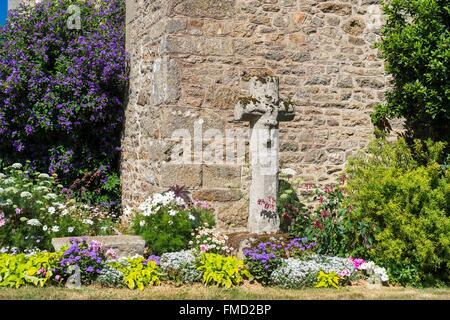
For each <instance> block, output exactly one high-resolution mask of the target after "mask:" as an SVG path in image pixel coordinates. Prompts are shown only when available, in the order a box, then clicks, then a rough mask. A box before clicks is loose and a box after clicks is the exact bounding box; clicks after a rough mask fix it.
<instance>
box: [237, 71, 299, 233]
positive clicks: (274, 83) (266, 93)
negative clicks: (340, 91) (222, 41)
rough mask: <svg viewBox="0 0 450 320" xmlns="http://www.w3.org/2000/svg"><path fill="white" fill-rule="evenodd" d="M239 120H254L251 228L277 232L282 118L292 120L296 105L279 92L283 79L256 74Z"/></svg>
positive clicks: (240, 107)
mask: <svg viewBox="0 0 450 320" xmlns="http://www.w3.org/2000/svg"><path fill="white" fill-rule="evenodd" d="M234 116H235V120H237V121H248V122H250V128H251V134H250V163H251V171H252V181H251V186H250V203H249V217H248V229H249V231H250V232H253V233H263V232H276V231H278V230H279V227H280V219H279V217H278V215H277V209H276V202H277V196H278V171H279V159H278V157H279V155H278V151H279V150H278V149H279V141H278V125H279V123H280V121H291V120H293V118H294V109H293V107H292V105H290V104H289V103H287V102H285V101H282V100H281V99H280V95H279V79H278V78H276V77H264V78H257V77H253V78H252V79H251V80H250V96H249V97H243V98H240V99H239V102H238V104H237V105H236V107H235V110H234Z"/></svg>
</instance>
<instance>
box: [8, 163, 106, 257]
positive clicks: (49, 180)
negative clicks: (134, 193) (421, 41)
mask: <svg viewBox="0 0 450 320" xmlns="http://www.w3.org/2000/svg"><path fill="white" fill-rule="evenodd" d="M62 190H63V187H62V186H61V185H59V184H58V183H57V180H56V175H55V176H49V175H48V174H44V173H40V172H35V171H32V170H31V169H30V167H29V166H28V164H27V165H25V166H23V165H21V164H19V163H15V164H13V165H12V166H10V167H6V168H4V169H3V172H2V173H0V247H2V246H12V247H17V248H18V249H20V250H24V249H32V248H39V249H45V250H51V249H52V245H51V239H52V238H53V237H64V236H80V235H98V234H103V235H104V234H111V233H112V232H113V222H112V220H111V219H110V218H109V217H107V216H105V215H104V214H102V212H100V211H98V210H97V209H94V208H90V207H87V206H84V205H81V204H80V203H77V202H76V201H75V200H68V199H67V198H66V196H65V195H63V194H62Z"/></svg>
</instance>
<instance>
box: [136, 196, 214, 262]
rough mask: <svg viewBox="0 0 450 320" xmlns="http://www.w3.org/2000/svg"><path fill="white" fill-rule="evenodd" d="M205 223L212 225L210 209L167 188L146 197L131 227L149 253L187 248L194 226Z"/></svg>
mask: <svg viewBox="0 0 450 320" xmlns="http://www.w3.org/2000/svg"><path fill="white" fill-rule="evenodd" d="M205 223H207V224H208V225H209V226H213V225H214V216H213V214H212V211H211V210H209V209H204V208H201V207H196V206H194V205H190V204H188V203H186V201H185V200H183V198H181V197H178V196H176V195H175V193H174V192H172V191H169V192H165V193H163V194H155V195H153V197H151V198H149V199H147V200H146V201H145V202H144V203H143V204H142V205H141V206H140V207H139V210H138V211H136V212H135V213H134V216H133V221H132V228H133V231H134V232H135V233H136V234H138V235H141V236H142V237H143V238H144V239H145V241H146V243H147V245H148V246H149V249H150V251H151V252H152V253H154V254H157V255H161V254H163V253H166V252H175V251H180V250H183V249H187V248H188V245H189V241H191V240H192V239H193V237H194V231H195V229H196V228H198V227H199V226H203V225H204V224H205Z"/></svg>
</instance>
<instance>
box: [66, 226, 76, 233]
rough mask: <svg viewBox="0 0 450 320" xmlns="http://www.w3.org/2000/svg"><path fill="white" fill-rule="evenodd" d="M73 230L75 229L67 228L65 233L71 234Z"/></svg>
mask: <svg viewBox="0 0 450 320" xmlns="http://www.w3.org/2000/svg"><path fill="white" fill-rule="evenodd" d="M73 230H75V228H74V227H68V228H67V232H69V233H72V232H73Z"/></svg>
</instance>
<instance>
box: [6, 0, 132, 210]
mask: <svg viewBox="0 0 450 320" xmlns="http://www.w3.org/2000/svg"><path fill="white" fill-rule="evenodd" d="M124 3H125V1H122V0H103V1H90V0H88V1H85V0H57V1H45V2H42V3H40V4H37V5H36V6H34V7H27V6H20V7H19V8H18V9H16V10H13V11H11V13H10V16H9V20H8V23H7V24H6V25H5V26H4V27H0V39H1V40H0V41H1V45H0V155H1V159H0V160H1V161H4V162H5V163H6V164H11V163H13V162H25V160H31V163H32V165H33V167H34V168H35V169H37V170H40V171H43V172H48V173H50V174H52V173H58V175H59V177H60V178H61V179H62V180H63V181H62V182H63V184H64V185H68V186H73V190H72V191H73V192H75V193H76V194H81V193H83V194H84V195H85V196H86V197H88V198H89V200H95V201H96V202H97V203H98V202H104V204H111V201H112V200H114V199H116V198H117V197H118V191H117V190H118V189H119V187H118V183H117V182H118V179H117V175H116V174H115V173H117V172H118V161H119V155H120V135H121V130H122V124H123V119H124V101H125V93H126V83H127V68H126V59H127V55H126V52H125V46H124V43H125V40H124V39H125V32H124V23H125V13H124V12H125V5H124ZM70 5H76V6H78V7H79V8H80V10H81V17H80V18H81V28H80V29H79V30H77V29H70V28H69V27H68V25H67V23H68V20H69V18H70V17H71V15H72V12H70V11H69V12H68V11H67V9H68V7H69V6H70ZM86 176H87V177H88V178H87V177H86ZM83 178H84V180H83ZM77 179H78V180H77ZM110 179H112V182H111V181H109V180H110ZM87 182H89V184H88V188H86V184H87ZM108 182H109V184H108ZM104 185H106V187H105V188H102V186H104ZM113 204H114V203H113Z"/></svg>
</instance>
